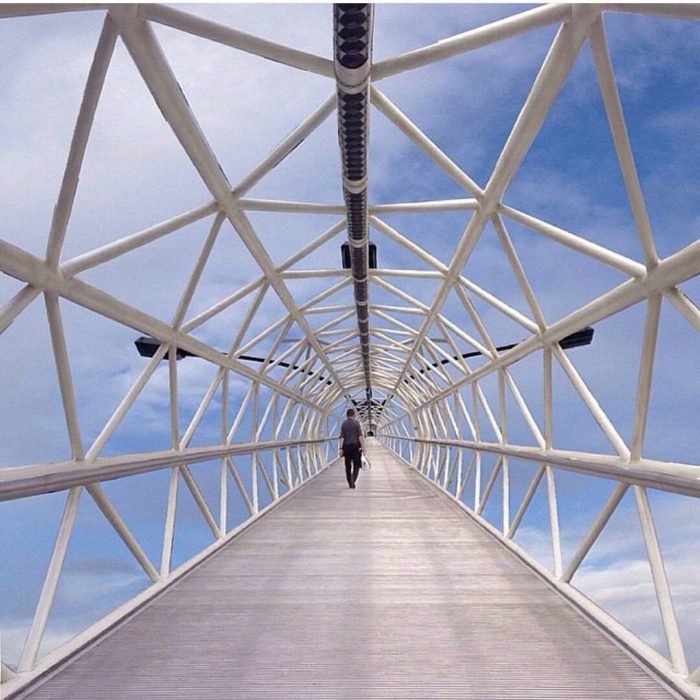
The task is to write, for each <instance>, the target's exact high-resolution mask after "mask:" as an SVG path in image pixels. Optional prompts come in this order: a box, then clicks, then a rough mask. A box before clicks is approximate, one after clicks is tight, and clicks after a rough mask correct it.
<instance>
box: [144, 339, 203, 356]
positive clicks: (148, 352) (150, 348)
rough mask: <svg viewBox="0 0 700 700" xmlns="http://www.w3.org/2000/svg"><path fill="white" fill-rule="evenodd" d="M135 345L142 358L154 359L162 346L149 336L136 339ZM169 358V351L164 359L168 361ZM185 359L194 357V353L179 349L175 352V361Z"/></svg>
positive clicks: (158, 341)
mask: <svg viewBox="0 0 700 700" xmlns="http://www.w3.org/2000/svg"><path fill="white" fill-rule="evenodd" d="M135 345H136V349H137V350H138V351H139V355H141V357H153V356H154V355H155V354H156V352H158V348H159V347H160V346H161V345H162V343H161V342H160V340H156V339H155V338H150V337H149V336H147V335H142V336H140V337H139V338H136V341H135ZM169 356H170V352H169V351H168V352H166V353H165V355H164V357H163V359H164V360H167V359H168V358H169ZM184 357H194V353H192V352H189V350H183V349H182V348H178V349H177V351H176V352H175V359H176V360H182V359H183V358H184Z"/></svg>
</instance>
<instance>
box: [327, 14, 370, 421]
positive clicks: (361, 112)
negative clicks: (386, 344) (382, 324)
mask: <svg viewBox="0 0 700 700" xmlns="http://www.w3.org/2000/svg"><path fill="white" fill-rule="evenodd" d="M372 16H373V8H372V5H359V4H350V5H341V4H336V5H334V6H333V25H334V33H333V38H334V42H335V52H334V53H335V76H336V85H337V89H338V140H339V142H340V154H341V160H342V163H343V194H344V196H345V206H346V209H347V219H348V241H349V243H350V260H351V265H352V267H351V271H352V278H353V285H354V295H355V308H356V313H357V325H358V329H359V332H360V351H361V353H362V367H363V370H364V374H365V390H366V392H367V405H368V406H371V402H370V399H371V396H372V383H371V371H370V340H369V339H370V335H369V281H368V255H369V252H368V244H369V226H368V221H367V142H368V120H369V83H370V69H371V65H372V20H373V17H372ZM369 423H370V426H371V425H372V417H371V415H370V416H369Z"/></svg>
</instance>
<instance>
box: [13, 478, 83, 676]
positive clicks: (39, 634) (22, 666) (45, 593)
mask: <svg viewBox="0 0 700 700" xmlns="http://www.w3.org/2000/svg"><path fill="white" fill-rule="evenodd" d="M82 491H83V487H82V486H75V487H74V488H72V489H70V491H68V495H67V497H66V505H65V506H64V509H63V516H62V517H61V524H60V525H59V527H58V534H57V535H56V543H55V544H54V548H53V552H52V553H51V559H50V561H49V566H48V569H47V571H46V577H45V578H44V585H43V586H42V589H41V594H40V595H39V602H38V603H37V606H36V610H35V611H34V619H33V620H32V626H31V627H30V628H29V633H28V634H27V641H26V642H25V645H24V649H23V650H22V657H21V658H20V662H19V666H18V670H19V671H20V672H25V671H31V669H32V668H34V664H35V663H36V657H37V655H38V653H39V647H40V646H41V640H42V639H43V638H44V630H45V629H46V623H47V622H48V619H49V613H50V612H51V606H52V605H53V600H54V597H55V595H56V588H57V587H58V579H59V577H60V575H61V569H62V568H63V561H64V559H65V557H66V552H67V551H68V543H69V541H70V536H71V532H73V525H74V524H75V518H76V515H77V514H78V505H79V503H80V494H81V493H82Z"/></svg>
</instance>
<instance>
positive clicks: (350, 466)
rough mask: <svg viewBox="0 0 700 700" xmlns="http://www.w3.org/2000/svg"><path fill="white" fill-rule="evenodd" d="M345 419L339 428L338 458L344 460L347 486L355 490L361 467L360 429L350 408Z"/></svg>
mask: <svg viewBox="0 0 700 700" xmlns="http://www.w3.org/2000/svg"><path fill="white" fill-rule="evenodd" d="M346 415H347V419H346V420H344V421H343V424H342V425H341V426H340V450H339V452H340V456H341V457H344V458H345V476H346V477H347V480H348V486H349V487H350V488H351V489H354V488H355V482H356V481H357V476H358V474H359V473H360V467H361V466H362V452H361V450H362V428H361V427H360V424H359V423H358V422H357V421H356V420H355V411H354V410H353V409H352V408H350V409H348V412H347V414H346Z"/></svg>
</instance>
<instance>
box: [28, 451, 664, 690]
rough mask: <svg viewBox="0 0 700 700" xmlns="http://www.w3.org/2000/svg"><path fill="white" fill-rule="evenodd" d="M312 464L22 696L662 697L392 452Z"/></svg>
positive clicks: (649, 681) (653, 684)
mask: <svg viewBox="0 0 700 700" xmlns="http://www.w3.org/2000/svg"><path fill="white" fill-rule="evenodd" d="M372 453H373V454H372V457H373V459H372V462H373V469H372V470H371V471H370V472H363V473H362V474H361V478H360V481H359V482H358V486H357V489H355V490H350V489H348V488H347V486H346V485H345V483H344V476H343V474H342V473H341V470H340V469H339V468H333V469H330V470H328V471H327V472H324V473H323V474H322V475H321V476H319V477H318V478H317V479H316V480H314V481H313V482H312V483H311V484H309V485H308V486H307V487H306V488H304V489H302V490H301V491H300V492H299V493H298V494H297V495H295V496H294V497H293V498H290V499H289V500H287V501H286V502H285V503H283V504H281V505H280V506H279V507H278V508H276V509H274V510H273V511H271V512H270V513H269V514H268V515H267V516H265V517H264V518H263V519H261V520H260V521H259V522H258V523H257V524H255V525H254V526H253V527H251V528H250V529H249V530H247V531H246V532H244V533H243V534H242V535H241V536H240V537H239V538H237V539H236V540H234V541H233V542H232V544H231V545H229V546H227V547H226V548H225V549H223V550H222V551H221V552H219V553H217V554H216V555H215V556H213V557H212V558H211V559H210V560H208V561H207V562H206V563H204V564H203V565H202V566H200V567H199V568H198V569H197V570H196V571H195V572H194V573H192V574H191V575H189V576H188V577H186V578H185V579H184V580H182V581H181V582H179V583H178V584H176V585H175V586H173V588H172V589H170V591H168V592H167V593H166V594H164V595H163V596H161V597H160V598H158V599H156V600H155V601H154V602H153V603H151V604H150V605H149V606H147V607H146V608H144V609H143V610H142V611H141V612H139V613H138V614H137V615H136V616H135V617H134V618H133V619H131V620H129V621H128V622H127V623H126V624H124V625H123V626H122V627H120V628H119V629H117V630H116V631H115V632H114V633H113V634H111V635H110V636H109V637H107V638H106V639H104V640H103V641H102V642H100V643H99V644H98V645H96V646H95V647H93V648H91V649H90V650H88V651H87V653H85V654H84V655H82V656H80V657H79V658H77V659H76V660H75V661H74V662H73V663H71V664H70V665H68V666H67V667H65V668H64V669H62V670H61V671H60V672H59V673H58V674H56V675H55V676H54V677H53V678H50V679H49V680H48V681H46V682H45V683H44V684H43V685H42V686H40V687H39V688H37V689H35V690H34V691H33V692H32V693H31V694H30V695H29V696H28V697H31V698H32V699H33V700H44V699H49V698H50V699H51V700H61V699H66V700H81V699H85V700H101V699H102V698H104V699H105V700H119V699H121V698H124V699H127V698H129V699H130V698H175V699H177V698H183V699H185V698H187V699H188V700H189V699H190V698H193V697H196V698H206V699H207V700H209V699H211V700H214V699H218V698H222V699H224V698H226V699H227V700H228V699H230V698H305V699H306V698H323V699H331V698H353V699H355V698H478V699H479V700H489V699H491V698H493V699H494V700H495V699H499V700H501V699H504V698H538V699H541V698H556V699H557V700H564V699H569V698H581V699H583V698H585V699H586V700H591V699H594V698H600V699H601V700H603V699H604V700H613V699H615V698H620V699H623V698H624V699H628V698H638V699H640V700H644V699H647V698H668V697H670V696H669V694H668V692H667V691H666V690H664V689H663V688H662V687H661V686H660V685H658V683H657V682H656V681H655V680H654V679H653V678H651V677H650V676H649V675H647V674H646V673H645V671H644V670H642V669H641V668H640V667H639V666H638V665H637V664H636V663H635V662H634V661H632V660H631V659H630V658H629V657H628V656H626V655H625V654H624V653H623V652H622V651H620V650H619V649H618V648H617V647H616V646H614V645H613V644H612V643H611V642H610V641H609V640H607V639H606V638H605V637H603V636H602V635H601V634H600V633H599V632H598V631H597V630H595V629H594V628H593V627H592V626H590V625H589V624H588V623H587V622H586V621H585V620H583V619H582V618H581V617H580V616H579V615H578V614H577V613H576V612H574V611H573V610H572V609H571V608H570V607H569V606H568V605H567V604H566V603H565V602H564V601H562V600H561V599H560V598H559V597H558V596H557V595H556V594H555V593H553V592H552V591H551V590H550V589H549V588H548V587H547V586H546V585H545V584H544V583H543V582H541V581H540V580H539V579H538V578H537V577H536V576H535V575H534V574H532V573H531V572H530V571H529V570H528V569H527V568H526V567H524V566H523V565H522V564H521V563H520V562H519V561H517V560H516V559H515V558H514V557H513V556H512V555H511V554H509V553H508V552H506V551H505V550H504V549H503V548H502V547H500V546H498V545H497V544H496V543H495V542H494V541H493V540H492V539H491V538H490V537H489V535H487V534H486V533H485V532H483V531H482V530H481V529H480V528H479V527H478V526H477V525H476V524H475V523H473V522H472V521H471V520H470V519H469V518H468V517H466V516H465V515H464V513H462V512H460V511H459V510H458V509H457V508H456V507H455V506H454V505H453V504H451V503H450V502H449V501H448V500H447V499H445V498H443V497H442V496H441V495H440V494H438V493H437V492H436V491H435V490H434V489H431V488H430V487H429V485H427V484H426V483H425V482H424V481H423V480H422V478H421V477H420V476H418V475H417V474H416V473H414V472H411V471H410V470H409V469H407V468H406V467H405V465H403V464H401V463H400V462H399V461H398V460H397V459H396V458H395V457H393V456H392V455H391V453H390V452H389V451H388V450H385V449H384V448H382V447H380V446H378V445H375V446H374V447H373V448H372Z"/></svg>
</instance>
